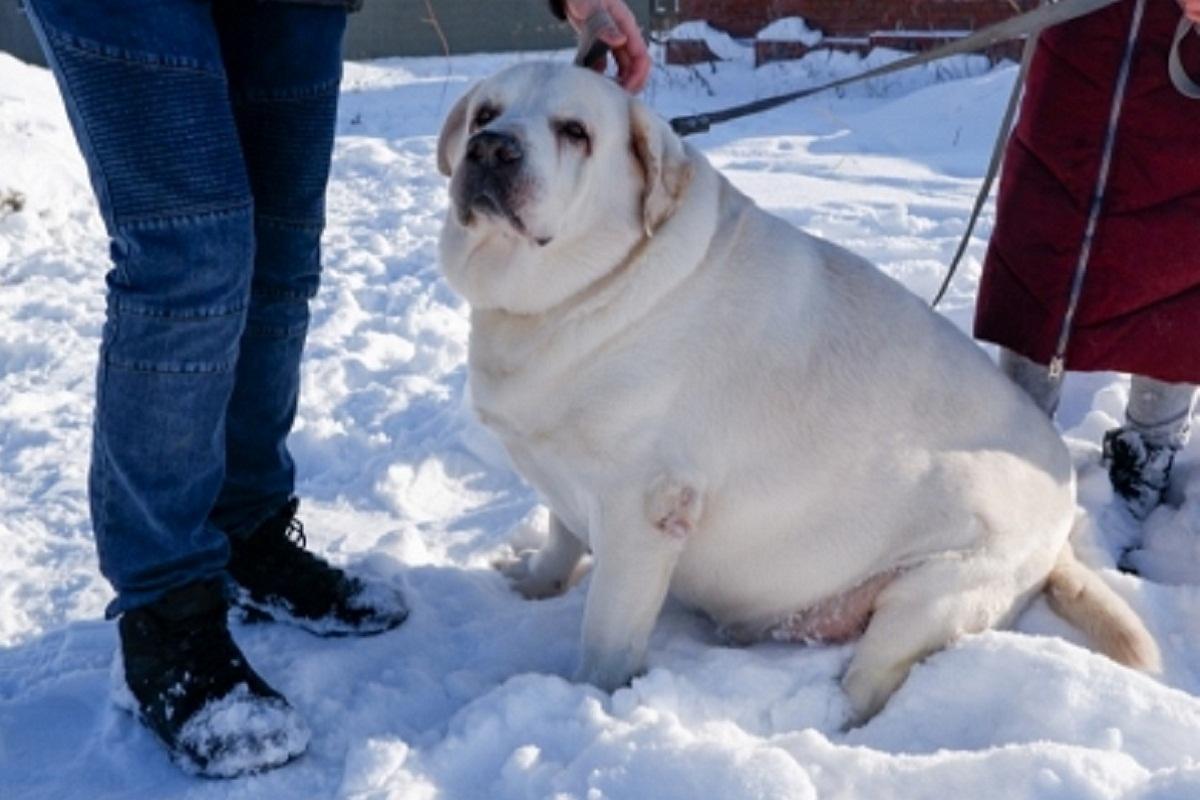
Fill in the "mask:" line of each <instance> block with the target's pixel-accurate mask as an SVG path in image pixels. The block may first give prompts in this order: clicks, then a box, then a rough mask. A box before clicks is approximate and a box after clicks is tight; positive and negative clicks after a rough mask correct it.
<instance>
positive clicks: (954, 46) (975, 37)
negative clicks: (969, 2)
mask: <svg viewBox="0 0 1200 800" xmlns="http://www.w3.org/2000/svg"><path fill="white" fill-rule="evenodd" d="M1118 2H1121V0H1059V1H1058V2H1056V3H1049V4H1046V5H1041V6H1038V7H1037V8H1034V9H1032V10H1030V11H1026V12H1025V13H1023V14H1017V15H1016V16H1013V17H1009V18H1008V19H1006V20H1002V21H1000V22H997V23H996V24H994V25H989V26H988V27H986V28H983V29H981V30H978V31H976V32H975V33H973V34H971V35H970V36H965V37H963V38H962V39H956V40H955V41H953V42H947V43H946V44H944V45H940V46H939V47H935V48H933V49H932V50H926V51H925V52H923V53H916V54H914V55H911V56H908V57H906V58H901V59H898V60H896V61H892V62H889V63H887V64H884V65H882V66H879V67H875V68H874V69H869V70H867V71H866V72H862V73H859V74H858V75H851V76H849V77H846V78H839V79H837V80H834V81H830V82H828V83H823V84H821V85H820V86H810V87H808V88H807V89H800V90H799V91H795V92H788V93H787V94H781V95H776V96H774V97H766V98H763V99H762V100H755V101H754V102H751V103H744V104H742V105H738V106H731V107H729V108H723V109H719V110H717V111H709V112H707V113H703V114H693V115H691V116H684V117H675V118H674V119H672V120H671V127H672V128H673V129H674V130H675V133H677V134H678V135H680V136H691V135H692V134H695V133H704V132H705V131H707V130H708V129H709V128H710V127H712V126H713V125H716V124H718V123H721V122H728V121H729V120H732V119H738V118H740V117H745V116H749V115H751V114H757V113H760V112H762V111H767V110H770V109H772V108H776V107H778V106H781V105H784V104H785V103H791V102H793V101H795V100H800V99H803V98H805V97H810V96H812V95H814V94H818V93H820V92H825V91H828V90H830V89H837V88H839V87H842V86H848V85H850V84H852V83H858V82H859V81H865V80H869V79H871V78H878V77H881V76H883V75H888V74H890V73H893V72H899V71H900V70H904V69H908V68H909V67H916V66H920V65H922V64H928V63H930V62H933V61H940V60H941V59H943V58H949V57H950V56H956V55H961V54H963V53H972V52H975V51H976V50H984V49H986V48H988V47H991V46H992V45H994V44H999V43H1000V42H1007V41H1009V40H1011V39H1020V38H1022V37H1025V36H1030V35H1033V34H1035V33H1037V32H1040V31H1041V30H1042V29H1043V28H1049V27H1051V26H1053V25H1058V24H1059V23H1062V22H1066V21H1068V20H1072V19H1075V18H1076V17H1082V16H1083V15H1084V14H1090V13H1092V12H1093V11H1097V10H1099V9H1101V8H1105V7H1106V6H1110V5H1112V4H1114V3H1118Z"/></svg>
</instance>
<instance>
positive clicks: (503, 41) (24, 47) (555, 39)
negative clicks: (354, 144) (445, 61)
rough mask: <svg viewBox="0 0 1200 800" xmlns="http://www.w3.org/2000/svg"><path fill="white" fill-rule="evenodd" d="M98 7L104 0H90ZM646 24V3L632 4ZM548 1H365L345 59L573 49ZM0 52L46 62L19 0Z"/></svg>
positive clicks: (6, 18)
mask: <svg viewBox="0 0 1200 800" xmlns="http://www.w3.org/2000/svg"><path fill="white" fill-rule="evenodd" d="M91 1H92V2H100V3H102V2H103V0H91ZM630 6H631V7H632V8H634V9H635V10H636V11H637V12H638V14H639V17H640V18H641V22H642V24H643V26H645V25H647V24H648V21H649V12H650V7H649V3H647V2H638V1H637V0H634V2H630ZM548 9H549V4H548V3H547V2H546V0H486V2H485V1H483V0H366V5H365V6H364V8H363V10H362V11H361V12H359V13H357V14H354V15H352V16H351V17H350V28H349V30H348V31H347V33H346V57H347V58H352V59H361V58H381V57H383V56H401V55H403V56H432V55H440V54H442V53H444V52H450V53H455V54H460V53H482V52H504V51H509V50H546V49H552V48H559V47H570V46H572V45H573V44H574V41H575V39H574V36H573V35H572V33H571V31H570V29H569V28H567V26H566V25H563V24H562V23H560V22H559V21H558V20H556V19H555V18H554V17H552V16H551V15H550V12H549V10H548ZM0 50H2V51H6V52H9V53H12V54H13V55H15V56H16V57H17V58H20V59H22V60H24V61H30V62H33V63H36V64H41V63H44V62H43V59H42V54H41V50H40V49H39V48H38V45H37V41H36V40H35V39H34V37H33V32H32V31H31V30H30V28H29V21H28V20H26V19H25V17H24V15H23V14H22V13H21V12H20V10H19V9H18V8H17V5H16V2H15V0H0Z"/></svg>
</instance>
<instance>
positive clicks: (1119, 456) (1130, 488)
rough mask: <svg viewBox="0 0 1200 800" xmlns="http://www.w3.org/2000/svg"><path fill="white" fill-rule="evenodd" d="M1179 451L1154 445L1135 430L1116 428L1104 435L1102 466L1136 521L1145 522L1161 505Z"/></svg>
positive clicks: (1168, 446)
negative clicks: (1143, 520)
mask: <svg viewBox="0 0 1200 800" xmlns="http://www.w3.org/2000/svg"><path fill="white" fill-rule="evenodd" d="M1177 449H1178V448H1176V447H1173V446H1172V445H1170V444H1154V443H1152V442H1149V441H1147V440H1146V438H1145V437H1144V436H1142V434H1141V433H1140V432H1138V431H1137V430H1135V429H1133V428H1129V427H1123V428H1115V429H1113V430H1111V431H1108V432H1107V433H1105V434H1104V454H1103V463H1104V465H1105V466H1106V467H1108V477H1109V480H1110V481H1112V486H1113V491H1115V492H1116V493H1117V494H1119V495H1120V496H1121V497H1122V498H1123V499H1124V500H1125V504H1126V505H1127V506H1128V507H1129V512H1130V513H1131V514H1133V516H1134V517H1136V518H1137V519H1139V520H1141V519H1145V518H1146V517H1148V516H1149V515H1150V512H1151V511H1153V510H1154V509H1155V508H1156V507H1157V506H1158V504H1159V503H1160V502H1162V497H1163V493H1164V492H1165V491H1166V490H1167V485H1168V484H1169V483H1170V479H1171V466H1172V465H1173V464H1174V463H1175V453H1176V451H1177Z"/></svg>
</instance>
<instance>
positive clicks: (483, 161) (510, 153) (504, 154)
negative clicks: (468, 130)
mask: <svg viewBox="0 0 1200 800" xmlns="http://www.w3.org/2000/svg"><path fill="white" fill-rule="evenodd" d="M524 156H525V152H524V151H523V150H522V149H521V143H520V142H519V141H517V137H515V136H513V135H511V134H508V133H499V132H497V131H480V132H479V133H477V134H475V135H474V136H472V137H471V138H470V140H469V141H468V142H467V160H468V161H470V162H472V163H474V164H478V165H479V166H481V167H493V168H494V167H512V166H515V165H516V164H519V163H520V161H521V159H522V158H524Z"/></svg>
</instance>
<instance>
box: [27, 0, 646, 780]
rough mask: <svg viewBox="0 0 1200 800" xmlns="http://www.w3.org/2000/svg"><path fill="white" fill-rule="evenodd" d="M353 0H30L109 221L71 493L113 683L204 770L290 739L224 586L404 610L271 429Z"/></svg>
mask: <svg viewBox="0 0 1200 800" xmlns="http://www.w3.org/2000/svg"><path fill="white" fill-rule="evenodd" d="M356 3H357V0H273V1H272V0H267V1H265V2H264V1H262V0H159V2H155V3H145V2H139V0H106V1H105V2H103V3H84V2H79V1H78V0H26V6H27V11H28V15H29V17H30V19H31V21H32V23H33V26H34V30H35V32H36V33H37V36H38V38H39V40H40V42H41V45H42V47H43V49H44V51H45V53H46V56H47V59H48V61H49V63H50V65H51V68H52V70H53V72H54V75H55V78H56V79H57V81H58V84H59V88H60V90H61V92H62V96H63V100H64V102H65V104H66V108H67V112H68V116H69V118H70V121H71V124H72V127H73V129H74V131H75V135H76V138H77V140H78V142H79V146H80V149H81V150H82V152H83V155H84V158H85V161H86V162H87V166H88V171H89V174H90V178H91V182H92V186H93V188H94V191H95V194H96V200H97V202H98V205H99V209H100V213H101V216H102V217H103V219H104V223H105V226H106V228H107V232H108V234H109V237H110V239H111V258H112V269H111V271H110V272H109V273H108V276H107V286H108V303H107V314H106V322H105V325H104V329H103V334H102V340H101V345H100V361H99V367H98V373H97V381H96V411H95V421H94V438H93V452H92V463H91V470H90V474H89V496H90V502H91V514H92V522H93V528H94V531H95V537H96V546H97V551H98V554H99V560H100V569H101V572H102V573H103V574H104V576H105V577H106V578H107V579H108V581H109V582H110V583H111V584H112V586H113V588H114V589H115V590H116V598H115V599H114V600H113V602H112V603H111V605H110V606H109V608H108V615H109V616H110V617H119V618H120V619H119V623H118V632H119V637H120V657H121V666H122V668H123V672H122V673H121V677H123V680H124V683H125V687H123V688H122V689H121V690H119V691H118V692H117V693H116V694H117V700H118V701H119V702H123V703H125V704H126V705H128V706H129V708H130V709H131V710H132V711H134V712H135V713H136V714H137V715H138V717H139V718H140V719H141V720H142V721H143V722H144V723H145V724H146V725H147V726H148V727H149V728H150V729H151V730H152V731H153V732H154V733H155V734H156V735H157V736H158V737H159V738H160V739H161V740H162V741H163V742H164V744H165V745H166V746H167V748H168V750H169V752H170V753H171V755H172V756H173V758H175V759H176V760H177V761H178V762H180V763H181V764H182V765H183V766H185V767H186V768H188V769H190V770H193V771H196V772H199V773H202V774H205V775H209V776H214V777H230V776H234V775H239V774H244V773H247V772H254V771H258V770H262V769H266V768H270V767H274V766H278V765H280V764H283V763H286V762H287V761H289V760H291V759H293V758H295V757H296V756H298V755H300V754H301V753H302V752H303V751H304V749H305V748H306V746H307V742H308V738H309V733H308V731H307V729H306V728H305V726H304V723H303V722H302V720H301V719H300V718H299V716H298V714H297V713H296V712H295V710H294V709H293V708H292V707H291V706H290V705H289V704H288V702H287V700H286V699H285V698H284V697H283V696H282V695H281V694H280V693H279V692H277V691H276V690H274V689H273V688H272V687H271V686H270V685H269V684H268V683H267V682H266V681H264V680H263V679H262V678H261V677H260V676H259V675H258V674H257V673H256V672H255V671H254V670H253V668H252V667H251V666H250V665H249V664H248V663H247V661H246V659H245V657H244V655H243V654H242V653H241V651H240V650H239V648H238V646H237V644H236V643H235V642H234V641H233V639H232V638H231V636H230V633H229V629H228V624H227V612H228V610H229V605H230V603H231V602H233V603H236V604H237V605H239V606H241V607H243V608H245V609H247V611H249V612H252V613H253V614H254V615H255V616H256V617H259V618H262V617H266V618H271V619H276V620H282V621H287V622H291V623H294V624H297V625H299V626H301V627H304V628H306V629H308V630H310V631H312V632H314V633H317V634H320V635H367V634H375V633H380V632H382V631H386V630H388V629H390V628H393V627H395V626H397V625H399V624H401V623H402V622H403V621H404V619H405V617H406V616H407V613H408V612H407V609H406V607H405V603H404V600H403V598H402V597H401V595H400V593H399V592H398V591H397V590H395V589H394V588H392V587H390V586H387V585H382V584H370V583H368V582H366V581H364V580H362V579H361V578H358V577H354V576H351V575H348V574H346V573H345V572H343V571H342V570H339V569H336V568H334V567H332V566H331V565H329V564H328V563H326V562H325V561H324V560H323V559H321V558H319V557H317V556H315V555H313V554H311V553H309V552H307V551H306V550H305V549H304V537H303V529H302V527H301V525H300V523H299V522H298V520H297V519H296V510H297V500H296V498H295V496H294V494H293V492H294V489H295V465H294V463H293V461H292V457H291V455H290V454H289V452H288V448H287V445H286V437H287V435H288V432H289V431H290V429H291V426H292V422H293V420H294V418H295V414H296V404H297V399H298V394H299V391H298V390H299V366H300V358H301V353H302V351H303V348H304V340H305V334H306V331H307V328H308V321H309V308H308V303H309V300H311V299H312V297H313V296H314V295H315V293H316V291H317V286H318V283H319V280H320V271H321V255H320V238H321V232H322V229H323V227H324V224H325V187H326V182H327V180H328V177H329V168H330V158H331V153H332V148H333V136H334V123H335V118H336V112H337V99H338V88H339V83H340V79H341V74H342V49H341V42H342V34H343V31H344V29H345V26H346V15H347V12H348V11H349V10H351V8H352V7H353V6H354V5H356ZM567 8H568V9H569V10H570V11H571V12H572V14H573V18H576V17H577V18H579V19H581V20H582V19H586V17H588V16H590V15H591V13H593V12H594V11H596V10H598V9H602V8H608V9H610V10H614V9H615V11H616V12H618V13H614V14H613V16H614V18H615V19H617V20H618V22H617V24H616V25H615V26H609V28H607V29H606V30H605V31H604V32H603V34H602V36H601V38H604V39H605V40H606V41H608V42H609V43H610V44H611V45H613V46H614V47H615V48H617V52H620V53H621V54H622V58H624V59H625V60H624V62H620V59H618V60H619V62H620V67H621V79H622V80H624V81H626V82H627V84H628V83H629V82H631V81H644V79H645V74H646V72H647V71H648V69H649V59H648V57H646V56H645V45H644V43H642V40H641V37H640V35H639V34H638V32H637V28H636V25H633V24H632V19H633V18H632V15H630V14H629V13H628V9H627V8H625V7H624V5H623V4H621V3H620V2H619V0H576V1H575V2H569V3H568V4H567ZM621 11H623V12H624V16H622V14H621V13H619V12H621ZM635 44H636V45H640V55H638V56H637V57H635V58H629V57H627V54H628V53H629V52H630V51H631V50H632V49H636V48H635V47H633V45H635ZM638 85H640V82H639V83H638ZM124 688H127V689H128V692H125V691H124Z"/></svg>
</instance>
